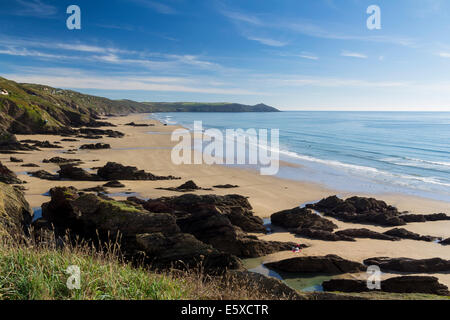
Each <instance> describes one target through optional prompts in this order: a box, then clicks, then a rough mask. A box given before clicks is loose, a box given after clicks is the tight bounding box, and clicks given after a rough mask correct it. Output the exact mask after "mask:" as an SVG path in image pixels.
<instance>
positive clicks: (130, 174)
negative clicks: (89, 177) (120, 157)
mask: <svg viewBox="0 0 450 320" xmlns="http://www.w3.org/2000/svg"><path fill="white" fill-rule="evenodd" d="M97 175H98V176H99V177H100V178H102V179H103V180H174V179H179V178H177V177H174V176H156V175H154V174H151V173H149V172H145V171H144V170H139V169H138V168H136V167H132V166H124V165H122V164H120V163H116V162H108V163H107V164H106V165H105V166H104V167H101V168H99V169H98V171H97Z"/></svg>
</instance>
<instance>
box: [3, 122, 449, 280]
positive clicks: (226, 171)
mask: <svg viewBox="0 0 450 320" xmlns="http://www.w3.org/2000/svg"><path fill="white" fill-rule="evenodd" d="M145 116H146V115H145V114H133V115H129V116H126V117H111V118H108V121H109V122H111V123H113V124H115V125H117V127H113V128H111V129H113V130H118V131H121V132H123V133H125V137H123V138H104V139H101V140H86V139H78V138H77V140H79V141H76V142H67V141H66V142H64V141H63V142H61V144H60V145H61V146H62V147H63V148H62V149H42V151H34V152H24V153H23V154H16V155H14V156H15V157H17V158H20V159H23V160H24V162H23V163H11V162H10V161H9V155H1V156H0V160H1V161H2V162H3V163H4V164H6V165H7V166H8V167H9V168H10V169H11V170H13V171H14V172H16V173H17V174H18V175H19V177H20V178H21V179H22V180H25V181H26V182H27V184H25V186H26V188H27V190H26V191H25V194H26V199H27V200H28V201H29V202H30V204H31V206H32V207H40V206H41V204H42V203H44V202H47V201H49V197H48V196H46V195H45V194H46V193H47V192H48V190H49V189H50V188H52V187H54V186H57V185H59V186H75V187H76V188H78V189H82V188H88V187H94V186H97V185H101V184H102V183H100V182H80V181H57V182H55V181H46V180H41V179H38V178H33V177H30V176H29V175H27V174H26V172H27V171H36V170H39V169H42V170H46V171H49V172H56V170H58V166H57V165H55V164H51V163H42V161H43V160H44V159H49V158H52V157H55V156H60V157H65V158H75V159H80V160H81V161H82V162H83V163H82V164H81V165H80V167H82V168H85V169H88V170H91V169H92V168H95V167H100V166H103V165H104V164H106V163H107V162H108V161H114V162H118V163H121V164H124V165H132V166H136V167H138V168H139V169H144V170H145V171H148V172H151V173H153V174H157V175H174V176H178V177H181V180H172V181H122V183H124V184H125V187H124V188H119V189H109V191H110V192H111V193H112V194H111V197H113V198H117V199H124V198H126V197H127V196H129V195H130V194H126V193H127V192H132V193H133V194H131V195H136V196H138V197H141V198H156V197H160V196H173V195H180V193H179V192H172V191H165V190H158V189H156V188H158V187H176V186H178V185H180V184H181V183H182V182H185V181H187V180H194V181H195V183H197V184H198V185H199V186H200V187H202V188H212V187H213V186H214V185H218V184H234V185H238V186H239V188H235V189H217V188H214V190H213V191H205V190H202V191H196V193H197V194H209V193H215V194H219V195H225V194H230V193H237V194H241V195H244V196H247V197H249V201H250V203H251V205H252V206H253V208H254V213H255V215H257V216H259V217H262V218H268V217H270V215H271V214H272V213H274V212H277V211H280V210H284V209H291V208H293V207H296V206H299V205H301V204H303V203H306V202H311V201H318V200H320V199H322V198H324V197H327V196H330V195H335V194H339V195H341V196H344V197H347V196H351V195H353V194H349V193H343V192H342V191H340V190H330V189H328V188H326V187H324V186H321V185H318V184H313V183H306V182H300V181H292V180H287V179H280V178H277V177H272V176H261V175H259V172H257V171H253V170H247V169H241V168H231V167H226V166H222V165H211V166H208V165H180V166H177V165H174V164H173V163H172V161H171V159H170V154H171V148H172V146H173V145H174V142H171V140H170V133H171V132H172V131H173V130H174V129H176V128H178V127H177V126H164V125H162V124H161V123H159V122H157V121H155V120H148V119H145ZM129 122H135V123H148V124H154V126H152V127H131V126H125V125H124V124H125V123H129ZM149 132H150V133H149ZM17 137H18V139H19V140H23V139H35V140H42V141H44V140H49V141H50V142H55V141H61V139H62V137H61V136H49V135H33V136H26V135H18V136H17ZM97 142H103V143H109V144H110V145H111V149H108V150H78V151H76V152H75V154H65V153H63V152H64V151H67V150H68V149H78V148H79V146H80V145H82V144H86V143H97ZM24 163H25V164H27V163H34V164H37V165H39V168H26V167H22V166H21V165H22V164H24ZM281 165H290V164H287V163H281ZM358 195H360V196H373V197H376V198H377V199H382V200H385V201H386V202H387V203H389V204H391V205H394V206H396V207H398V208H399V210H401V211H409V212H411V213H437V212H445V213H450V204H449V203H446V202H439V201H434V200H428V199H422V198H416V197H410V196H404V195H397V194H376V195H368V194H358ZM331 220H333V222H335V223H336V224H337V225H338V226H339V230H342V229H346V228H358V227H361V226H360V225H355V224H350V223H344V222H341V221H337V220H334V219H331ZM363 227H364V228H368V229H371V230H375V231H386V230H388V228H381V227H375V226H370V225H364V226H363ZM405 228H406V229H408V230H410V231H413V232H416V233H420V234H421V235H432V236H438V237H442V238H449V237H450V221H438V222H427V223H410V224H408V225H407V226H405ZM260 238H262V239H265V240H279V241H294V242H297V243H306V244H308V245H310V247H309V248H307V249H305V250H303V252H302V253H301V254H302V255H326V254H337V255H339V256H341V257H343V258H347V259H350V260H355V261H360V262H362V261H363V260H364V259H366V258H370V257H379V256H385V257H409V258H434V257H440V258H443V259H450V250H449V249H450V248H449V247H446V246H442V245H439V244H437V243H432V242H423V241H412V240H402V241H397V242H387V241H380V240H370V239H357V241H356V242H350V243H349V242H325V241H319V240H309V239H304V238H299V237H298V236H295V235H293V234H290V233H288V232H285V231H283V230H278V231H277V232H274V233H272V234H269V235H263V236H261V235H260ZM293 256H295V254H294V253H292V252H281V253H277V254H273V255H270V256H268V257H265V258H263V259H262V261H273V260H278V259H281V258H287V257H293ZM361 276H362V275H361ZM385 276H386V275H385ZM436 276H437V277H438V278H439V279H440V281H441V282H442V283H444V284H446V285H447V286H450V274H439V275H436Z"/></svg>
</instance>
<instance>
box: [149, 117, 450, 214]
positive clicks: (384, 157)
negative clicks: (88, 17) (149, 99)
mask: <svg viewBox="0 0 450 320" xmlns="http://www.w3.org/2000/svg"><path fill="white" fill-rule="evenodd" d="M152 117H156V118H157V119H158V120H161V121H163V122H166V123H168V124H175V123H178V124H180V125H183V126H184V127H186V128H188V129H191V128H192V125H193V122H194V121H199V120H202V121H203V127H204V128H206V129H207V128H217V129H219V130H225V129H237V128H242V129H244V130H246V129H249V128H255V129H260V128H264V129H271V128H275V129H277V128H279V129H280V147H279V149H278V150H272V151H276V152H279V156H280V160H282V161H284V162H287V163H294V164H298V165H299V166H289V165H286V166H283V165H282V166H281V167H280V170H279V172H278V176H279V177H281V178H287V179H293V180H299V181H310V182H315V183H319V184H322V185H324V186H327V187H330V188H332V189H337V190H342V191H345V192H361V193H399V194H406V195H412V196H420V197H425V198H430V199H434V200H440V201H447V202H449V203H450V162H449V161H448V158H449V157H450V144H449V143H448V141H450V126H449V123H450V113H427V112H409V113H403V112H331V113H325V112H280V113H242V114H233V113H181V114H180V113H164V114H156V115H152ZM243 167H246V168H253V169H258V167H257V166H243ZM449 206H450V204H449Z"/></svg>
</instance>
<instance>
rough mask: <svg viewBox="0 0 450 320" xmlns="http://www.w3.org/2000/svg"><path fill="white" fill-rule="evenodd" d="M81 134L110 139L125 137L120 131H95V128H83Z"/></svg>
mask: <svg viewBox="0 0 450 320" xmlns="http://www.w3.org/2000/svg"><path fill="white" fill-rule="evenodd" d="M79 133H80V134H84V135H88V136H107V137H110V138H122V137H124V136H125V134H124V133H122V132H120V131H114V130H109V129H108V130H103V129H95V128H81V129H80V130H79Z"/></svg>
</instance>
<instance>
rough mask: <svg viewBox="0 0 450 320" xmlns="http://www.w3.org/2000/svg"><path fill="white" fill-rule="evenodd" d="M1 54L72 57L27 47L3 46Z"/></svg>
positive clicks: (55, 57)
mask: <svg viewBox="0 0 450 320" xmlns="http://www.w3.org/2000/svg"><path fill="white" fill-rule="evenodd" d="M0 54H3V55H8V56H19V57H35V58H45V59H70V57H69V56H65V55H57V54H51V53H45V52H40V51H36V50H28V49H26V48H19V49H18V48H13V47H10V48H3V49H0Z"/></svg>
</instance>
